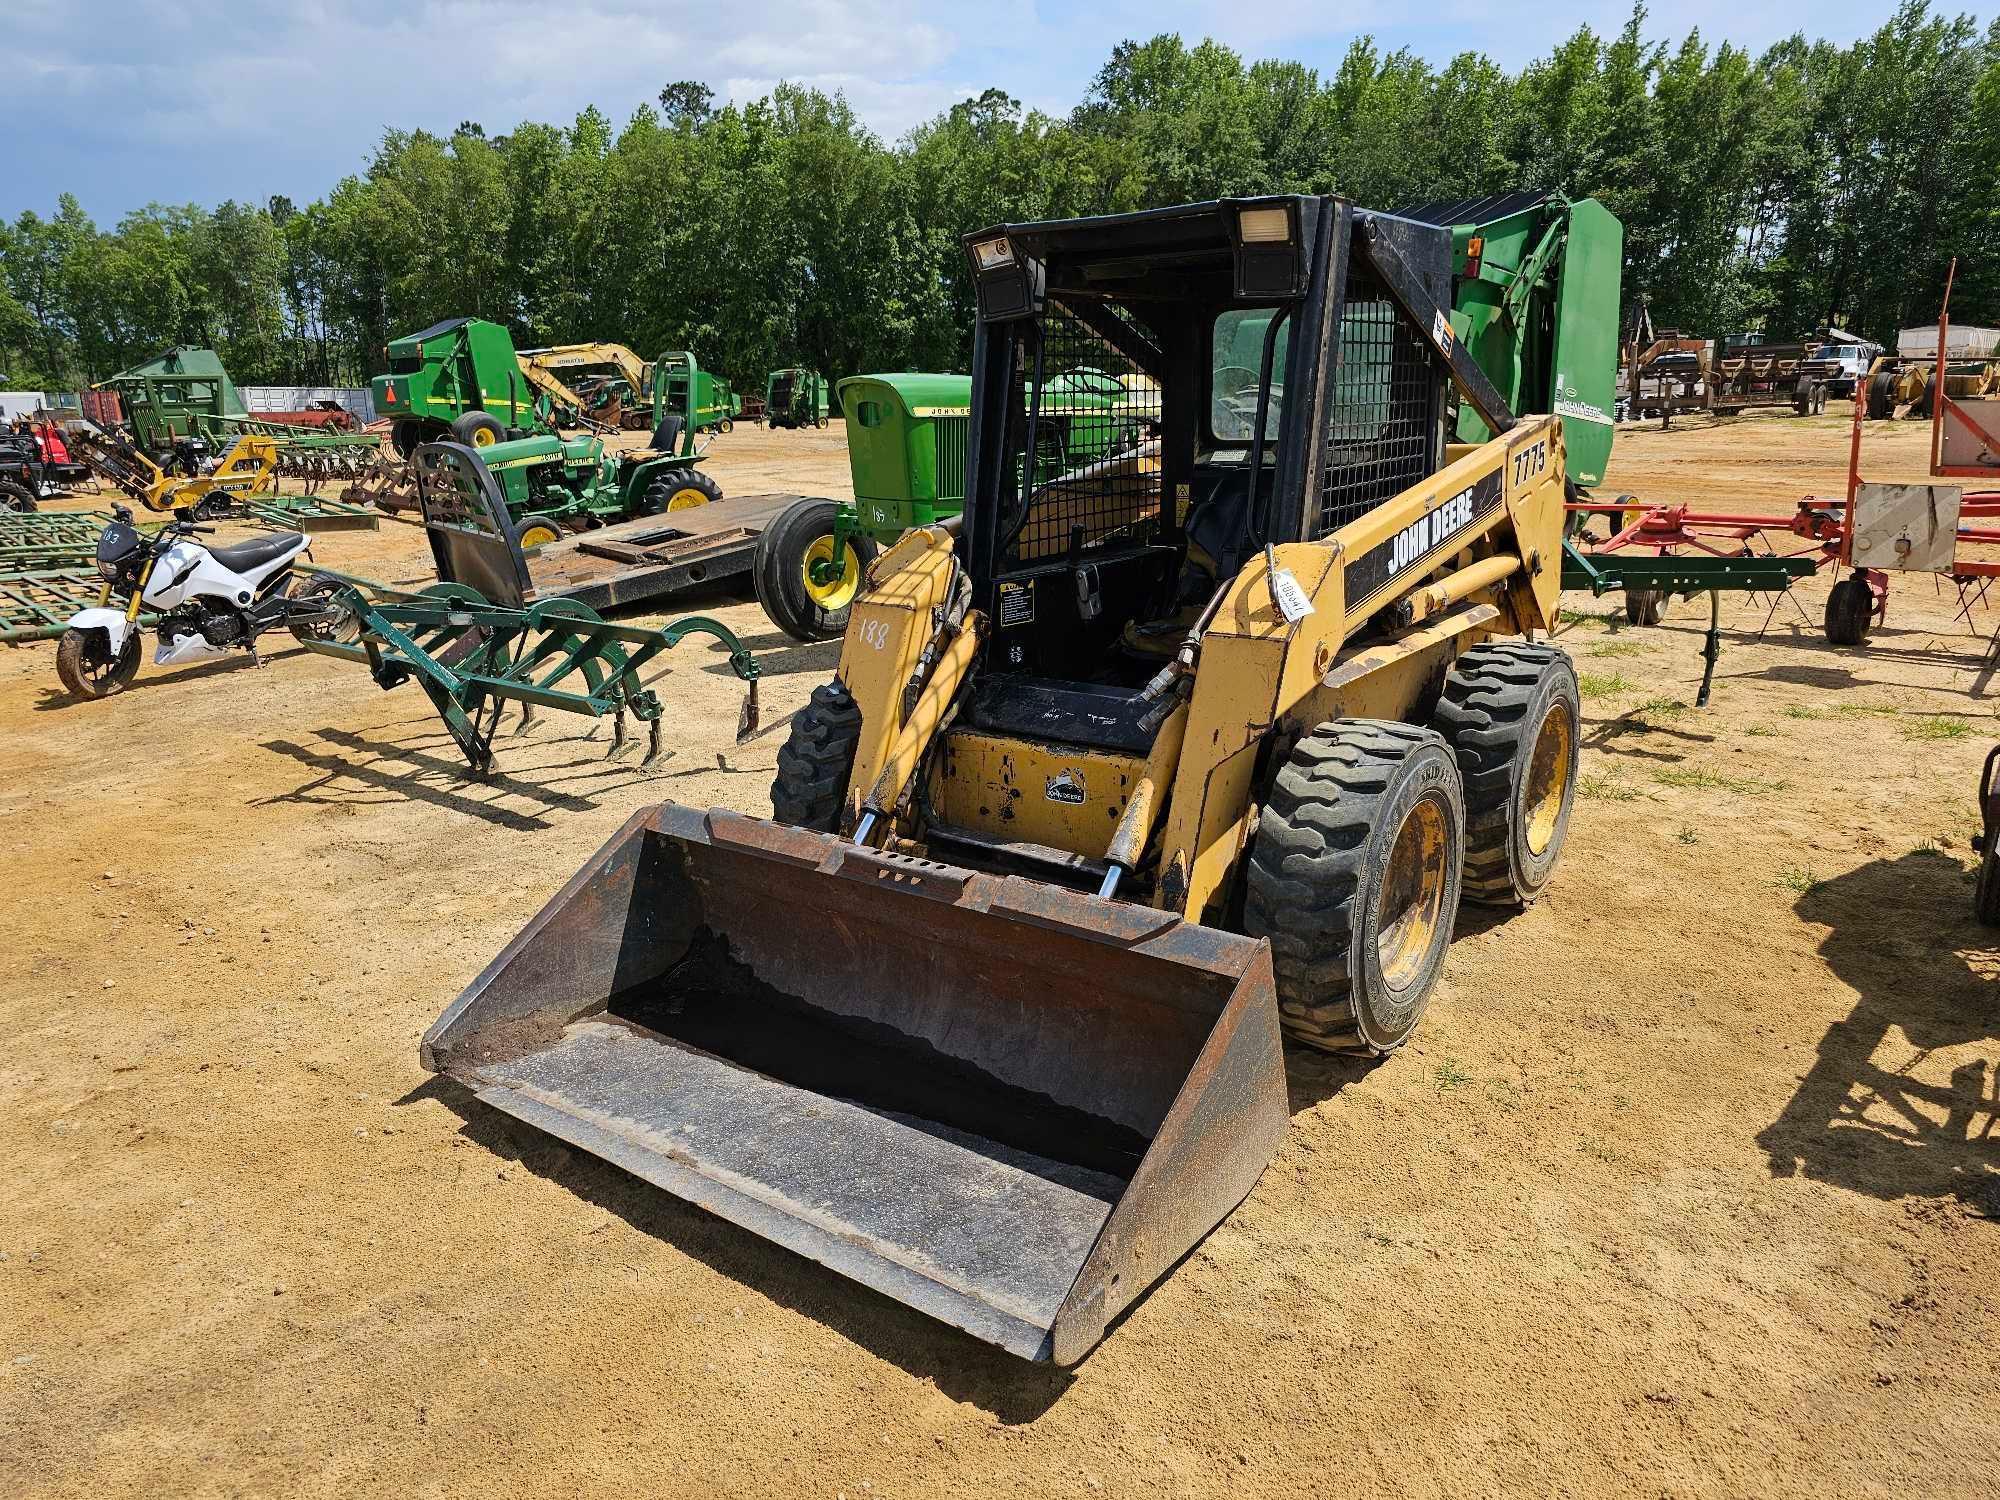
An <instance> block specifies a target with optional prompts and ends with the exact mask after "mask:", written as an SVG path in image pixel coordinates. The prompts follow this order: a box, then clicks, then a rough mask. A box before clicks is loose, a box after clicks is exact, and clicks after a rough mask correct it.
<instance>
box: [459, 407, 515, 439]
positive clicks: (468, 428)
mask: <svg viewBox="0 0 2000 1500" xmlns="http://www.w3.org/2000/svg"><path fill="white" fill-rule="evenodd" d="M451 435H452V436H453V437H454V438H456V439H457V440H458V441H459V442H461V443H463V444H465V446H466V447H468V448H491V447H492V446H493V445H494V444H495V443H499V442H504V441H506V438H507V429H506V428H504V427H502V426H501V425H500V423H499V422H498V421H497V420H496V419H495V418H493V417H491V416H489V415H488V414H487V413H485V412H483V411H469V412H466V413H465V414H464V415H463V416H461V417H460V418H459V419H458V420H457V421H456V422H453V423H452V424H451Z"/></svg>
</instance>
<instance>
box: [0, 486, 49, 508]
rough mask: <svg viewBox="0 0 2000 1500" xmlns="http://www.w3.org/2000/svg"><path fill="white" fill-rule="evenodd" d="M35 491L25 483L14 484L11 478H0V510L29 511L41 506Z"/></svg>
mask: <svg viewBox="0 0 2000 1500" xmlns="http://www.w3.org/2000/svg"><path fill="white" fill-rule="evenodd" d="M41 503H42V502H41V501H40V500H38V499H37V498H36V497H35V492H34V491H33V490H31V489H29V488H28V487H27V486H26V485H25V484H16V483H15V482H14V481H13V480H11V479H0V510H12V511H21V512H24V513H25V512H30V511H34V510H38V509H40V507H41Z"/></svg>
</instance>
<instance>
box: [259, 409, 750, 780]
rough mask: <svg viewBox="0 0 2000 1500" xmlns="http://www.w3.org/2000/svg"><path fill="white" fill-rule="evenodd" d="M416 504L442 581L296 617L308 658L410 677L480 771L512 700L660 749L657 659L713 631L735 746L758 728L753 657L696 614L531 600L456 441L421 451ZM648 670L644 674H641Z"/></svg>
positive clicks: (499, 516) (473, 463)
mask: <svg viewBox="0 0 2000 1500" xmlns="http://www.w3.org/2000/svg"><path fill="white" fill-rule="evenodd" d="M414 467H415V469H416V482H417V500H418V505H419V507H420V509H421V511H422V515H423V522H424V527H425V530H426V531H428V532H429V534H430V543H431V553H432V556H433V557H434V559H435V560H436V563H437V574H438V580H439V581H438V582H437V583H436V584H435V585H433V586H432V587H430V588H428V589H426V590H424V591H423V592H422V593H421V594H418V595H417V596H415V597H414V598H410V599H402V600H396V601H393V602H385V601H380V600H370V599H368V598H367V597H365V596H364V595H363V594H362V593H361V592H360V591H359V590H356V589H347V590H344V591H342V592H341V593H339V594H337V595H334V596H333V597H332V598H331V599H329V601H328V602H327V604H326V605H325V607H323V608H322V609H319V610H316V611H312V612H310V613H307V612H305V611H297V612H295V613H294V614H293V616H292V633H293V634H294V635H295V636H297V637H298V639H299V641H300V643H301V644H303V645H304V646H305V647H306V648H307V649H308V650H311V651H316V652H319V653H320V654H322V655H325V656H336V657H340V658H342V659H343V660H347V661H356V662H363V663H366V665H367V667H368V669H369V671H370V673H371V674H372V675H373V676H374V678H375V681H376V682H377V683H378V684H379V685H380V686H381V687H383V688H385V689H387V688H394V687H400V686H401V685H402V684H403V683H405V682H410V681H415V682H416V683H417V684H419V685H420V686H421V687H422V688H423V690H424V693H425V695H426V696H427V697H429V699H430V700H431V704H432V706H433V707H434V708H436V709H437V711H438V715H439V717H441V718H442V719H443V720H444V723H445V727H446V728H447V729H448V730H449V731H450V732H451V737H452V738H453V739H454V740H455V741H457V743H458V747H459V749H460V750H461V751H462V752H463V753H464V755H465V758H466V761H467V763H468V764H469V765H470V766H471V767H472V770H473V773H474V774H475V775H480V776H483V775H485V774H486V773H487V772H488V771H489V770H491V769H492V765H493V739H494V735H495V733H496V731H497V730H498V728H499V723H500V716H501V714H502V712H504V710H505V709H506V707H507V705H508V704H510V703H512V704H518V705H519V706H520V708H521V713H522V723H523V726H524V727H525V725H526V723H527V722H528V720H529V719H530V718H532V716H533V713H534V711H535V710H536V709H538V708H546V709H553V710H557V711H559V712H562V713H575V714H585V715H588V716H590V717H592V718H603V717H605V716H607V715H608V716H610V717H611V719H612V721H613V729H612V742H611V753H612V754H613V755H617V754H618V753H620V752H621V751H622V750H623V749H624V748H625V743H626V724H625V720H626V715H627V714H630V715H631V716H632V717H633V718H635V719H637V720H639V721H640V722H641V723H643V724H645V725H646V726H647V729H648V746H647V751H646V755H645V762H644V763H648V764H649V763H651V762H652V761H653V760H654V759H655V758H656V757H657V756H658V755H659V753H660V750H661V744H660V720H661V714H662V713H663V711H664V706H663V705H662V703H661V701H660V698H659V695H658V694H657V693H656V692H654V690H653V687H652V682H653V681H654V680H656V679H657V677H658V676H659V675H660V672H661V671H662V670H664V669H663V668H660V667H658V666H657V665H656V659H657V658H658V657H660V656H662V655H663V654H664V653H666V652H667V651H670V650H672V649H673V648H674V647H675V646H677V645H679V644H680V643H681V641H683V640H684V639H686V638H687V637H688V636H690V635H708V636H713V637H714V638H715V639H716V640H718V641H720V642H721V643H722V645H723V646H724V647H725V648H726V649H727V650H728V652H729V666H730V670H732V671H733V672H734V673H735V674H736V676H737V677H738V679H739V680H741V681H742V682H744V683H745V684H747V686H748V692H747V695H746V697H745V699H744V704H743V713H742V716H741V718H740V720H739V721H738V725H737V733H738V738H739V739H740V738H744V737H747V736H748V735H750V734H751V733H753V732H754V731H755V730H756V727H757V717H758V709H757V662H756V660H755V658H753V657H752V656H751V655H750V653H749V652H748V651H747V650H745V649H744V647H743V644H742V642H740V641H738V640H737V639H736V637H735V636H734V635H733V634H731V632H730V631H729V630H728V628H727V627H725V626H723V625H721V624H719V623H717V622H716V621H714V620H709V619H704V618H701V617H699V616H691V617H689V618H688V619H685V620H678V621H676V622H675V623H673V624H672V625H668V626H665V627H652V626H638V625H618V624H613V623H611V622H610V621H607V620H605V619H603V618H601V617H600V616H599V615H598V614H597V612H596V611H595V610H593V609H591V608H590V607H589V606H588V605H585V604H582V603H579V602H578V601H576V600H574V599H560V598H558V599H543V600H539V601H533V600H531V598H530V595H531V592H532V590H531V586H530V583H529V579H528V570H527V563H526V561H525V559H524V558H523V557H522V554H521V541H520V534H519V531H518V529H517V528H516V526H515V523H514V521H513V519H512V518H511V517H510V515H509V514H508V509H507V504H506V501H505V499H504V498H503V497H502V494H501V490H500V486H499V484H498V483H497V482H496V481H495V479H494V477H493V474H492V472H491V471H490V470H489V469H488V468H487V467H486V464H485V463H484V461H483V460H482V459H481V458H480V456H479V455H478V454H477V453H475V452H473V451H472V449H470V448H469V447H465V446H463V445H461V444H457V443H436V444H429V445H426V446H423V447H420V448H419V449H418V450H417V453H416V458H415V460H414ZM649 669H652V670H653V675H652V677H648V676H647V675H646V674H647V672H648V670H649Z"/></svg>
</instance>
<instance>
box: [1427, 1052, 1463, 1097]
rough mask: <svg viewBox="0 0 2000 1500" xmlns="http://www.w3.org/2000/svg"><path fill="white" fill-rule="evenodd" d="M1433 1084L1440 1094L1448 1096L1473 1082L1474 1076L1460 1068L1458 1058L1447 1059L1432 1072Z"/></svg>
mask: <svg viewBox="0 0 2000 1500" xmlns="http://www.w3.org/2000/svg"><path fill="white" fill-rule="evenodd" d="M1431 1082H1432V1083H1433V1084H1435V1085H1436V1086H1437V1091H1438V1092H1439V1093H1440V1094H1448V1093H1450V1092H1451V1091H1452V1090H1453V1089H1455V1088H1463V1087H1464V1086H1465V1085H1466V1084H1468V1083H1470V1082H1472V1075H1471V1074H1470V1073H1468V1072H1466V1071H1465V1070H1464V1069H1463V1068H1461V1067H1459V1065H1458V1059H1457V1058H1455V1057H1447V1058H1446V1059H1445V1060H1444V1061H1443V1062H1441V1063H1439V1064H1438V1065H1437V1066H1436V1067H1435V1068H1433V1069H1432V1070H1431Z"/></svg>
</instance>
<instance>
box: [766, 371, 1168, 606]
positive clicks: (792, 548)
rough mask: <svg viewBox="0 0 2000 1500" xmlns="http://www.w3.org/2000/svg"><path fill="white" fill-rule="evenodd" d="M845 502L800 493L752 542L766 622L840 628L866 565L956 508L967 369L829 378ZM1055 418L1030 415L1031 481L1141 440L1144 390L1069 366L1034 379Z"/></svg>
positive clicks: (968, 391)
mask: <svg viewBox="0 0 2000 1500" xmlns="http://www.w3.org/2000/svg"><path fill="white" fill-rule="evenodd" d="M838 394H839V397H840V406H841V412H842V414H843V416H844V417H845V418H846V421H847V458H848V464H849V467H850V469H851V471H852V474H853V478H854V503H853V504H852V505H841V504H837V503H836V502H834V501H832V500H812V499H808V500H800V501H798V502H797V503H795V504H793V505H792V506H790V507H788V508H787V509H786V510H784V511H783V512H781V513H780V514H779V516H778V518H777V519H776V520H775V521H774V522H773V523H772V524H771V525H769V526H767V527H766V528H765V529H764V532H763V535H762V536H760V537H759V538H758V542H757V561H756V564H755V566H754V568H753V571H752V577H754V578H755V580H756V583H757V599H758V602H759V603H761V604H762V605H763V606H764V613H765V614H767V615H769V616H770V617H771V622H772V623H773V624H774V625H776V626H777V627H778V628H779V629H780V630H782V631H784V632H785V633H786V634H787V635H790V636H792V637H794V638H795V639H797V640H802V641H816V640H825V639H827V638H829V637H831V636H837V635H839V634H840V633H841V632H842V631H843V630H844V629H845V628H846V625H847V610H848V606H850V605H851V604H852V603H853V602H854V597H855V595H856V594H858V593H859V592H860V590H861V579H862V575H863V573H864V572H865V571H866V570H867V567H868V563H869V561H870V560H871V559H872V558H873V557H874V556H875V554H876V553H877V552H878V551H879V550H880V549H881V548H882V547H885V546H887V545H888V544H889V543H890V542H893V541H894V540H895V539H896V538H897V537H899V536H901V535H902V534H903V533H904V532H905V531H908V530H910V529H911V528H913V527H918V526H928V525H930V524H931V523H932V522H934V521H942V520H947V519H949V518H950V517H952V516H955V515H957V514H958V512H959V510H960V508H961V507H962V506H963V505H964V503H965V442H966V433H967V429H968V424H969V423H970V420H971V418H970V411H971V403H972V377H971V376H969V375H930V374H898V375H855V376H851V377H849V378H848V379H846V380H843V381H841V382H840V385H839V390H838ZM1044 394H1045V395H1046V396H1047V397H1048V399H1049V400H1050V401H1051V403H1052V404H1053V403H1055V402H1057V401H1058V399H1059V401H1060V412H1061V414H1060V415H1055V414H1053V413H1034V414H1033V415H1034V416H1035V417H1036V429H1037V437H1036V443H1035V451H1036V463H1035V471H1036V483H1038V484H1045V483H1047V482H1049V481H1050V480H1052V479H1054V478H1056V477H1057V476H1059V475H1062V474H1069V473H1075V472H1078V471H1080V470H1085V469H1088V468H1089V466H1090V465H1092V464H1094V463H1097V462H1099V461H1101V460H1103V459H1105V458H1107V457H1109V456H1111V455H1113V454H1117V453H1125V452H1131V451H1134V450H1136V449H1138V448H1140V447H1142V446H1143V445H1144V444H1145V443H1146V442H1147V441H1148V439H1149V438H1150V436H1151V433H1150V431H1149V423H1148V422H1147V421H1146V419H1145V418H1144V416H1143V415H1142V413H1143V412H1144V411H1145V410H1147V409H1148V403H1149V402H1150V405H1151V407H1152V408H1155V409H1156V408H1157V406H1158V401H1157V398H1156V397H1154V396H1153V395H1152V394H1151V393H1150V392H1149V391H1147V390H1144V389H1137V388H1133V387H1131V386H1128V384H1127V383H1126V382H1125V381H1124V380H1121V379H1120V378H1119V377H1117V376H1113V375H1110V374H1107V373H1105V372H1104V371H1103V370H1100V369H1097V368H1095V367H1094V366H1091V365H1087V364H1078V365H1076V366H1075V367H1074V368H1072V369H1070V370H1069V371H1066V372H1065V373H1063V374H1060V375H1057V376H1055V377H1054V378H1053V379H1051V380H1050V381H1049V382H1048V383H1047V385H1046V386H1045V387H1044Z"/></svg>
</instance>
